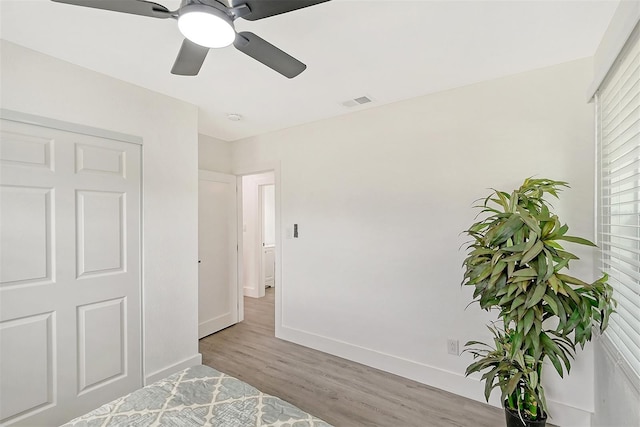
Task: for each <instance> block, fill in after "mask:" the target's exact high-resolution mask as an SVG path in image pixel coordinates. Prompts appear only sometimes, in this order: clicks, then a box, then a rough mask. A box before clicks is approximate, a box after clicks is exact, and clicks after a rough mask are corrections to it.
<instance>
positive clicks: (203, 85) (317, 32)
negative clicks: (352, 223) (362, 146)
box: [0, 0, 618, 141]
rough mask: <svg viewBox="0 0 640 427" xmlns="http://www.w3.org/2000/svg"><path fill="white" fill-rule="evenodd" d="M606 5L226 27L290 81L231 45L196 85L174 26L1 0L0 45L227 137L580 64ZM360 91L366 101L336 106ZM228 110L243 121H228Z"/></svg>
mask: <svg viewBox="0 0 640 427" xmlns="http://www.w3.org/2000/svg"><path fill="white" fill-rule="evenodd" d="M156 2H159V3H162V4H164V5H165V6H167V7H168V8H169V9H172V10H174V9H176V8H177V7H178V5H179V0H156ZM617 4H618V1H613V0H608V1H587V0H573V1H559V0H555V1H554V0H549V1H543V0H537V1H515V0H509V1H481V0H474V1H454V0H440V1H428V0H404V1H402V0H332V1H330V2H328V3H323V4H320V5H316V6H313V7H309V8H305V9H300V10H297V11H294V12H290V13H288V14H284V15H279V16H274V17H271V18H266V19H264V20H260V21H254V22H249V21H244V20H242V19H239V20H238V21H236V29H237V30H238V31H252V32H254V33H256V34H258V35H259V36H261V37H263V38H264V39H266V40H268V41H269V42H271V43H273V44H274V45H276V46H278V47H279V48H281V49H282V50H284V51H286V52H287V53H289V54H291V55H293V56H294V57H296V58H298V59H299V60H301V61H302V62H304V63H306V64H307V66H308V68H307V70H306V71H305V72H303V73H302V74H301V75H300V76H298V77H296V78H294V79H292V80H289V79H287V78H285V77H282V76H281V75H279V74H277V73H276V72H274V71H272V70H271V69H269V68H267V67H265V66H264V65H262V64H260V63H258V62H256V61H255V60H253V59H251V58H249V57H248V56H246V55H244V54H242V53H241V52H239V51H237V50H235V49H234V48H233V47H227V48H224V49H214V50H211V51H210V52H209V55H208V56H207V59H206V61H205V63H204V65H203V67H202V70H201V72H200V75H199V76H197V77H182V76H174V75H172V74H170V72H169V71H170V69H171V66H172V65H173V61H174V59H175V56H176V54H177V52H178V50H179V48H180V44H181V42H182V36H181V34H180V32H179V31H178V28H177V25H176V22H175V21H174V20H171V19H167V20H161V19H152V18H147V17H140V16H134V15H127V14H122V13H114V12H108V11H103V10H96V9H90V8H85V7H78V6H69V5H65V4H59V3H53V2H51V1H48V0H1V1H0V8H1V9H0V14H1V21H0V37H2V38H4V39H6V40H9V41H12V42H14V43H17V44H20V45H23V46H26V47H28V48H31V49H34V50H37V51H40V52H43V53H45V54H48V55H52V56H55V57H58V58H61V59H63V60H66V61H69V62H72V63H75V64H78V65H80V66H82V67H86V68H89V69H92V70H95V71H98V72H101V73H104V74H107V75H110V76H113V77H116V78H118V79H121V80H124V81H127V82H131V83H134V84H136V85H139V86H143V87H145V88H148V89H151V90H154V91H157V92H161V93H164V94H167V95H170V96H172V97H175V98H179V99H182V100H184V101H187V102H190V103H192V104H195V105H197V106H199V107H200V121H199V127H200V132H201V133H204V134H207V135H210V136H214V137H217V138H220V139H223V140H227V141H233V140H237V139H240V138H244V137H248V136H252V135H258V134H262V133H266V132H269V131H273V130H277V129H282V128H287V127H291V126H295V125H299V124H302V123H307V122H311V121H315V120H319V119H323V118H327V117H332V116H338V115H341V114H348V113H351V112H354V111H357V110H359V109H364V108H371V107H373V106H377V105H382V104H387V103H390V102H395V101H399V100H402V99H407V98H412V97H415V96H420V95H424V94H428V93H433V92H437V91H442V90H446V89H450V88H454V87H459V86H463V85H467V84H470V83H474V82H478V81H483V80H487V79H492V78H496V77H501V76H505V75H509V74H513V73H518V72H522V71H527V70H531V69H536V68H540V67H545V66H549V65H552V64H557V63H561V62H565V61H570V60H574V59H578V58H583V57H587V56H591V55H593V54H594V52H595V50H596V48H597V46H598V42H599V40H600V39H601V37H602V35H603V33H604V30H605V29H606V27H607V25H608V23H609V21H610V20H611V17H612V15H613V13H614V11H615V8H616V7H617ZM585 90H586V88H585ZM362 95H368V96H369V97H371V98H372V99H374V100H375V102H374V103H371V104H367V105H366V106H358V107H355V108H351V109H349V108H346V107H343V106H342V105H341V103H342V102H343V101H346V100H348V99H351V98H356V97H359V96H362ZM228 113H238V114H241V115H242V116H243V120H241V121H239V122H233V121H230V120H228V119H227V114H228Z"/></svg>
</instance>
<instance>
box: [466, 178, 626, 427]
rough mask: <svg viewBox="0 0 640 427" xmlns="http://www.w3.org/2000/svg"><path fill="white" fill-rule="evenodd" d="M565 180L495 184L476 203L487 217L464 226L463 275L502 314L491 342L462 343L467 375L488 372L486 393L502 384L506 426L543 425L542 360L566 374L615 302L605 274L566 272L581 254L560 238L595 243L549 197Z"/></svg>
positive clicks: (480, 300) (486, 304)
mask: <svg viewBox="0 0 640 427" xmlns="http://www.w3.org/2000/svg"><path fill="white" fill-rule="evenodd" d="M563 187H568V184H567V183H566V182H562V181H553V180H550V179H532V178H528V179H525V181H524V183H523V184H522V186H521V187H520V188H519V189H517V190H514V191H513V192H512V193H511V194H509V193H506V192H503V191H497V190H495V191H494V192H493V193H492V194H491V195H489V196H488V197H487V198H486V199H484V203H482V204H481V205H480V206H476V207H477V208H480V209H481V213H480V215H482V216H483V217H484V218H483V219H481V220H480V221H478V222H476V223H475V224H473V225H472V226H471V227H470V228H469V229H468V230H466V231H465V233H466V234H467V235H469V236H470V237H471V238H472V241H471V243H470V244H469V245H468V246H467V249H468V254H467V257H466V259H465V261H464V264H463V267H464V269H465V274H464V280H463V282H462V283H463V285H468V286H473V287H474V288H475V289H474V293H473V298H474V302H478V303H479V304H480V307H481V308H482V309H484V310H487V311H489V310H498V316H499V322H498V323H497V324H493V325H491V326H490V327H489V329H490V331H491V332H492V334H493V338H494V339H493V343H492V344H485V343H482V342H478V341H470V342H468V343H467V344H466V345H465V347H466V349H465V351H468V352H470V353H471V354H472V355H473V358H474V362H473V363H472V364H470V365H469V366H468V367H467V370H466V375H470V374H472V373H475V372H484V374H483V375H482V380H483V381H485V398H486V399H487V401H488V400H489V396H490V394H491V392H492V391H493V390H494V389H495V388H499V389H500V391H501V393H502V394H501V401H502V402H504V408H505V415H506V419H507V425H508V426H509V427H511V426H523V425H524V426H544V425H545V421H546V419H547V415H548V408H547V403H546V400H545V395H544V388H543V386H542V384H541V379H542V369H543V362H544V361H545V360H548V361H550V362H551V364H552V365H553V367H554V368H555V370H556V371H557V372H558V374H559V375H560V376H561V377H562V376H563V375H564V372H565V371H566V372H567V373H568V372H569V370H570V369H571V363H570V359H572V358H574V357H575V350H576V347H577V345H580V347H584V345H585V343H586V342H587V341H590V340H591V337H592V328H593V327H599V329H600V331H604V329H605V328H606V327H607V323H608V319H609V316H610V315H611V313H612V312H613V311H614V307H615V304H616V302H615V300H614V299H613V298H612V293H613V289H612V288H611V286H610V285H609V284H608V283H607V279H608V277H607V275H603V276H602V277H601V278H600V279H598V280H596V281H595V282H593V283H586V282H584V281H582V280H580V279H578V278H576V277H573V276H570V275H568V274H567V273H566V272H565V269H567V268H568V267H569V262H570V261H572V260H577V259H578V257H577V256H575V255H574V254H572V253H571V252H568V251H567V250H565V249H564V248H563V246H562V245H561V243H560V242H572V243H577V244H582V245H589V246H595V245H594V244H593V243H591V242H590V241H588V240H586V239H583V238H580V237H574V236H568V235H567V234H566V233H567V231H568V229H569V227H567V225H563V224H562V223H561V222H560V220H559V219H558V216H557V215H555V214H553V213H552V212H551V209H550V205H549V204H548V203H547V201H545V200H544V196H545V195H546V194H550V195H552V196H554V197H556V198H557V197H558V192H560V191H561V190H562V188H563Z"/></svg>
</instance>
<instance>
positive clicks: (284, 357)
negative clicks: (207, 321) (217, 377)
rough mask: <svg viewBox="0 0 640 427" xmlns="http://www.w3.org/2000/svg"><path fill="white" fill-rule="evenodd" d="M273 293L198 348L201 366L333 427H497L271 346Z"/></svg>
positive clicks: (324, 359)
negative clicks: (243, 318)
mask: <svg viewBox="0 0 640 427" xmlns="http://www.w3.org/2000/svg"><path fill="white" fill-rule="evenodd" d="M274 335H275V333H274V290H273V289H268V290H267V295H266V296H265V297H264V298H260V299H256V298H245V320H244V321H243V322H242V323H239V324H237V325H234V326H231V327H229V328H227V329H225V330H222V331H220V332H218V333H216V334H213V335H210V336H208V337H205V338H203V339H201V340H200V353H202V357H203V363H204V364H205V365H209V366H211V367H213V368H215V369H218V370H220V371H222V372H225V373H227V374H229V375H232V376H234V377H236V378H239V379H241V380H243V381H245V382H247V383H249V384H251V385H253V386H254V387H256V388H258V389H260V390H262V391H263V392H265V393H268V394H272V395H274V396H278V397H280V398H282V399H284V400H286V401H288V402H291V403H292V404H294V405H296V406H298V407H299V408H301V409H302V410H304V411H307V412H309V413H311V414H313V415H315V416H317V417H320V418H322V419H323V420H325V421H327V422H328V423H330V424H333V425H334V426H336V427H343V426H344V427H359V426H367V427H368V426H371V427H431V426H433V427H451V426H457V427H470V426H474V427H500V426H504V425H505V421H504V414H503V412H502V410H501V409H497V408H494V407H492V406H490V405H486V404H483V403H480V402H476V401H473V400H470V399H466V398H464V397H461V396H458V395H455V394H452V393H448V392H445V391H442V390H438V389H435V388H433V387H429V386H426V385H424V384H420V383H418V382H415V381H411V380H408V379H406V378H402V377H399V376H397V375H393V374H389V373H387V372H383V371H380V370H378V369H374V368H371V367H368V366H365V365H361V364H359V363H355V362H351V361H349V360H345V359H342V358H339V357H336V356H332V355H329V354H326V353H322V352H320V351H316V350H312V349H310V348H307V347H302V346H299V345H297V344H293V343H290V342H287V341H283V340H280V339H277V338H275V336H274Z"/></svg>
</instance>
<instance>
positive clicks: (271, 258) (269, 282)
mask: <svg viewBox="0 0 640 427" xmlns="http://www.w3.org/2000/svg"><path fill="white" fill-rule="evenodd" d="M259 188H260V193H259V194H260V196H259V199H260V221H261V227H260V229H261V231H262V256H261V260H260V265H261V270H262V275H261V277H262V287H263V288H266V287H273V286H275V280H276V192H275V188H276V186H275V185H274V184H266V185H260V187H259Z"/></svg>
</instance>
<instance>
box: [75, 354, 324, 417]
mask: <svg viewBox="0 0 640 427" xmlns="http://www.w3.org/2000/svg"><path fill="white" fill-rule="evenodd" d="M69 426H76V427H79V426H83V427H84V426H86V427H99V426H110V427H114V426H122V427H125V426H127V427H129V426H136V427H138V426H139V427H142V426H149V427H151V426H171V427H186V426H221V427H247V426H273V427H331V426H330V425H329V424H327V423H326V422H324V421H322V420H320V419H318V418H316V417H314V416H312V415H309V414H307V413H306V412H304V411H302V410H300V409H298V408H297V407H295V406H293V405H291V404H290V403H287V402H285V401H284V400H282V399H279V398H277V397H273V396H270V395H268V394H264V393H262V392H261V391H259V390H258V389H256V388H254V387H252V386H250V385H249V384H247V383H245V382H242V381H240V380H238V379H236V378H233V377H230V376H229V375H226V374H223V373H222V372H218V371H216V370H215V369H212V368H210V367H208V366H203V365H199V366H194V367H191V368H189V369H185V370H184V371H182V372H178V373H177V374H174V375H171V376H170V377H167V378H165V379H163V380H160V381H158V382H156V383H154V384H151V385H148V386H146V387H144V388H141V389H139V390H136V391H134V392H133V393H131V394H128V395H126V396H124V397H121V398H119V399H116V400H114V401H113V402H110V403H107V404H106V405H103V406H101V407H100V408H98V409H96V410H94V411H92V412H90V413H88V414H86V415H83V416H81V417H79V418H76V419H74V420H72V421H70V422H69V423H67V424H64V426H63V427H69Z"/></svg>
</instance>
